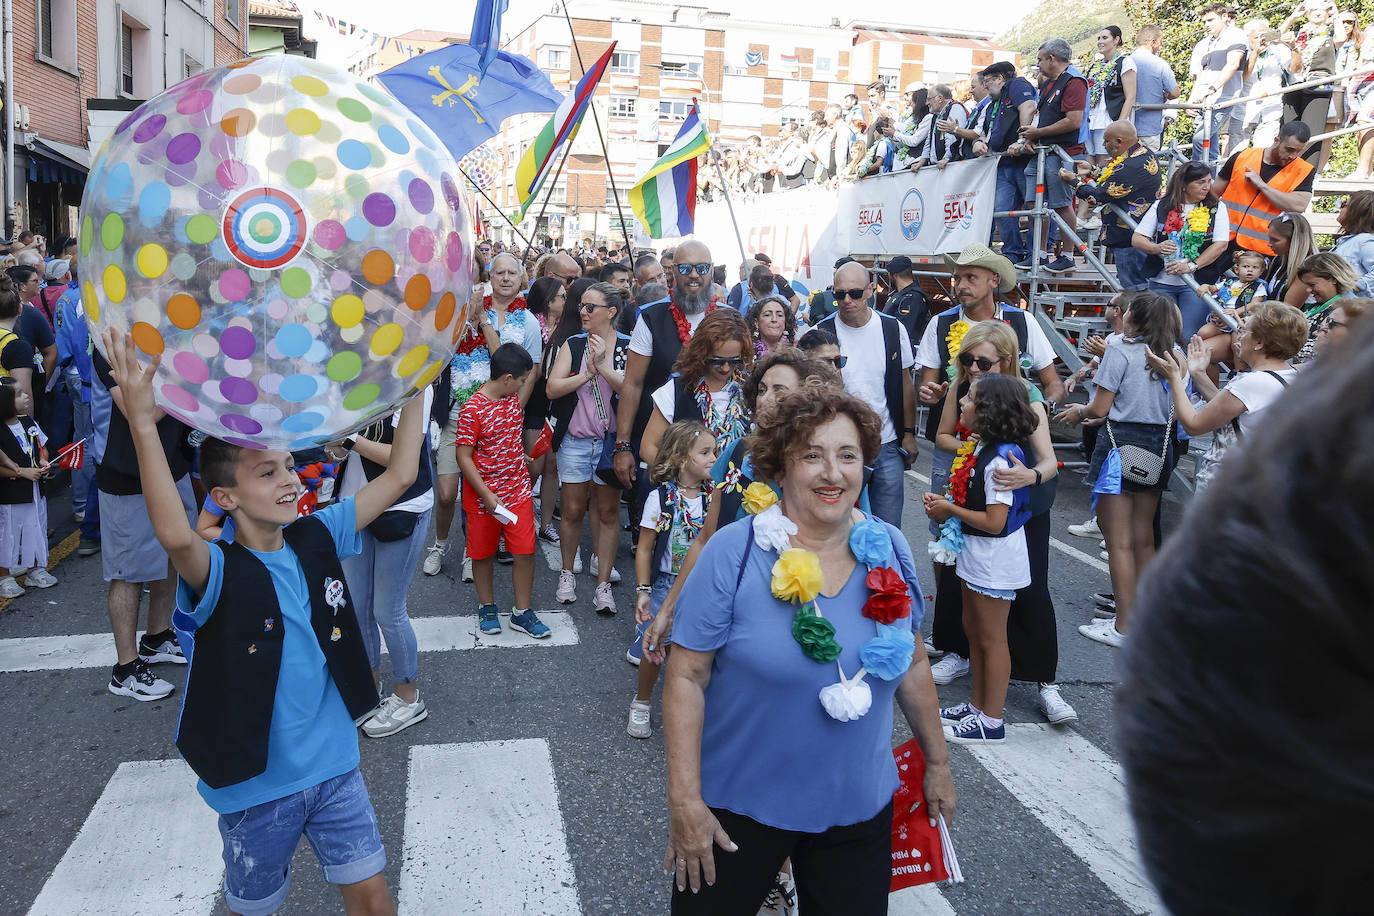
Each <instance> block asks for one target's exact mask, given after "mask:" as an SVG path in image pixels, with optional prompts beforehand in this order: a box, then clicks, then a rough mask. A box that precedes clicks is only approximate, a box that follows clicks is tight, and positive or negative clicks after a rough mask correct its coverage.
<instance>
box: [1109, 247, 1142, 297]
mask: <svg viewBox="0 0 1374 916" xmlns="http://www.w3.org/2000/svg"><path fill="white" fill-rule="evenodd" d="M1146 257H1147V256H1146V254H1145V252H1143V251H1141V250H1140V249H1139V248H1133V247H1132V246H1130V245H1127V246H1126V247H1125V248H1113V249H1112V258H1113V259H1114V260H1115V261H1116V279H1117V282H1118V283H1120V284H1121V288H1122V289H1146V288H1148V282H1149V278H1148V277H1146V276H1145V258H1146Z"/></svg>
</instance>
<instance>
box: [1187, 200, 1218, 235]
mask: <svg viewBox="0 0 1374 916" xmlns="http://www.w3.org/2000/svg"><path fill="white" fill-rule="evenodd" d="M1211 216H1212V211H1210V210H1208V209H1207V208H1206V207H1203V206H1197V207H1194V208H1193V212H1191V213H1189V214H1188V231H1189V232H1206V231H1207V223H1208V222H1210V220H1211Z"/></svg>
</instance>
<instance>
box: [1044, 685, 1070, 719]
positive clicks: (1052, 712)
mask: <svg viewBox="0 0 1374 916" xmlns="http://www.w3.org/2000/svg"><path fill="white" fill-rule="evenodd" d="M1040 709H1041V711H1043V712H1044V713H1045V718H1046V719H1049V720H1050V724H1051V725H1063V724H1065V723H1066V722H1077V721H1078V713H1077V712H1075V711H1074V708H1073V707H1072V706H1070V705H1069V703H1068V701H1067V700H1065V699H1064V698H1063V697H1062V696H1061V695H1060V693H1059V685H1058V684H1041V685H1040Z"/></svg>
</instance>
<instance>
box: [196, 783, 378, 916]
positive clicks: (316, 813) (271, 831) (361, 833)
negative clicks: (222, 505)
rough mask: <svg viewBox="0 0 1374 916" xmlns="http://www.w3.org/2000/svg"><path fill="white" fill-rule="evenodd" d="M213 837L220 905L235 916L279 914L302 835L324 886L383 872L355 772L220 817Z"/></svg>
mask: <svg viewBox="0 0 1374 916" xmlns="http://www.w3.org/2000/svg"><path fill="white" fill-rule="evenodd" d="M219 834H220V837H222V838H223V840H224V902H225V904H226V905H227V906H228V907H229V909H231V910H233V911H234V912H235V913H240V914H242V916H267V914H270V913H275V912H276V911H277V910H279V909H280V908H281V905H282V901H283V900H285V899H286V892H287V890H289V889H290V887H291V857H292V855H293V854H294V853H295V851H296V847H297V846H298V845H300V841H301V835H302V834H304V835H305V838H306V839H308V840H309V841H310V845H311V846H312V847H313V848H314V850H315V857H316V858H317V859H319V861H320V867H321V868H322V869H323V871H324V879H325V880H326V881H328V882H329V883H330V884H356V883H357V882H359V881H364V880H366V879H368V878H371V877H372V876H373V875H376V874H379V873H380V872H381V870H382V869H383V868H385V867H386V850H384V849H383V848H382V838H381V835H380V834H379V833H378V832H377V815H376V813H374V812H373V810H372V801H371V800H370V799H369V798H368V796H367V787H366V786H365V785H363V776H362V774H361V773H359V772H358V769H357V767H354V768H353V769H352V770H350V771H349V772H347V773H345V774H343V775H342V776H335V777H334V778H332V779H326V780H325V781H324V782H322V783H319V784H318V785H314V786H311V787H310V788H308V789H305V790H304V791H301V792H297V793H295V794H293V795H288V796H286V797H285V798H278V799H275V800H273V801H270V802H263V803H262V804H261V805H254V806H253V807H251V808H248V809H246V810H244V811H236V812H233V813H232V814H221V815H220V817H219Z"/></svg>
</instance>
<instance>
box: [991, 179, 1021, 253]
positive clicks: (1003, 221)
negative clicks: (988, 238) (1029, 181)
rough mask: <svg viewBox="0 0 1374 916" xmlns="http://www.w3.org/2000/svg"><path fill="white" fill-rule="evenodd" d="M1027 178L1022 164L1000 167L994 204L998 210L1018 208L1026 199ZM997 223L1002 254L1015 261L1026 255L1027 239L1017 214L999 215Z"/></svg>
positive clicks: (995, 221)
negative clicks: (1023, 172) (1024, 175)
mask: <svg viewBox="0 0 1374 916" xmlns="http://www.w3.org/2000/svg"><path fill="white" fill-rule="evenodd" d="M1024 192H1025V179H1024V177H1023V174H1022V169H1021V167H1020V166H1012V167H1010V168H1002V167H1000V166H999V167H998V169H997V192H996V196H995V197H994V198H993V205H994V206H995V207H996V209H997V212H999V213H1001V212H1003V211H1007V210H1018V209H1020V207H1021V204H1022V202H1023V201H1024V200H1025V193H1024ZM993 222H994V223H995V224H996V228H997V235H998V237H999V238H1001V239H1002V255H1003V257H1007V258H1011V260H1012V262H1013V263H1015V262H1017V261H1020V260H1022V259H1024V258H1025V257H1026V239H1025V237H1024V236H1023V235H1022V234H1021V221H1020V220H1019V219H1018V218H1017V217H1015V216H999V217H997V218H996V219H995V220H993Z"/></svg>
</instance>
